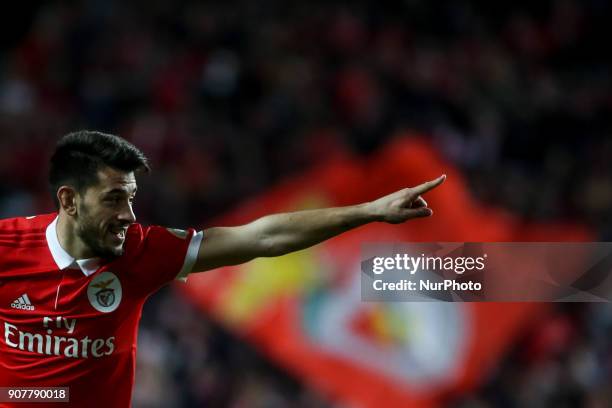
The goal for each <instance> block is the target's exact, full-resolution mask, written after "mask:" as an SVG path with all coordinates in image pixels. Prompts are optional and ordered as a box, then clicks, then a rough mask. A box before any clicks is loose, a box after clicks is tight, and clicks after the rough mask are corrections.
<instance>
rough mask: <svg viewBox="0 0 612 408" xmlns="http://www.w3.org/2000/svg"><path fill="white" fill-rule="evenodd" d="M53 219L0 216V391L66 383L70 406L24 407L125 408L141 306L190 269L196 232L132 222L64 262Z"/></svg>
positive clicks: (65, 256) (198, 236)
mask: <svg viewBox="0 0 612 408" xmlns="http://www.w3.org/2000/svg"><path fill="white" fill-rule="evenodd" d="M56 223H57V214H48V215H40V216H35V217H27V218H12V219H6V220H0V333H1V337H0V387H69V392H70V403H65V402H64V403H42V404H41V403H32V404H31V406H33V407H42V406H45V407H46V406H57V407H85V406H87V407H103V408H109V407H128V406H129V405H130V401H131V394H132V386H133V384H134V373H135V362H136V337H137V330H138V322H139V321H140V315H141V312H142V307H143V304H144V302H145V300H146V299H147V297H148V296H149V295H151V294H152V293H154V292H155V291H157V290H158V289H159V288H160V287H162V286H163V285H164V284H166V283H168V282H171V281H172V280H174V279H175V278H184V277H186V275H187V274H188V273H189V272H190V271H191V268H192V267H193V264H194V262H195V259H196V257H197V254H198V249H199V246H200V242H201V240H202V232H198V233H196V231H195V230H193V229H190V230H188V231H180V230H171V229H166V228H162V227H156V226H154V227H143V226H142V225H140V224H132V225H131V226H130V227H129V229H128V231H127V234H126V239H125V243H124V254H123V255H122V256H121V257H118V258H116V259H113V260H110V261H106V262H105V261H104V260H101V259H95V258H94V259H88V260H75V259H74V258H72V257H71V256H70V255H69V254H68V253H67V252H66V251H64V250H63V248H62V247H61V246H60V244H59V241H58V239H57V232H56ZM12 406H15V407H19V408H23V407H26V406H30V405H29V404H27V403H17V404H12V403H0V407H12Z"/></svg>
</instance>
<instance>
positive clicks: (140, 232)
mask: <svg viewBox="0 0 612 408" xmlns="http://www.w3.org/2000/svg"><path fill="white" fill-rule="evenodd" d="M130 233H131V234H130ZM128 234H130V236H128V239H130V240H131V241H132V242H131V244H130V248H129V249H128V251H129V252H131V255H132V256H130V258H131V259H132V260H133V263H132V273H136V274H137V275H138V276H137V278H138V281H139V282H141V287H142V288H144V289H146V291H147V292H149V293H152V292H155V291H156V290H157V289H159V288H160V287H162V286H163V285H165V284H166V283H169V282H171V281H173V280H174V279H177V280H181V281H183V282H184V281H186V280H187V275H189V273H190V272H191V270H192V268H193V265H194V264H195V261H196V259H197V256H198V251H199V249H200V244H201V242H202V236H203V232H202V231H199V232H197V231H196V230H194V229H193V228H190V229H188V230H179V229H172V228H165V227H160V226H149V227H142V226H139V228H137V229H136V230H134V231H130V232H128Z"/></svg>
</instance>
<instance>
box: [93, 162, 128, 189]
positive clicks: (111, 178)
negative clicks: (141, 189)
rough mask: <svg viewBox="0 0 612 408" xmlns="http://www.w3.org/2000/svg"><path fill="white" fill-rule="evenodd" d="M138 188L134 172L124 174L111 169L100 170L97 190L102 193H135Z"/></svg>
mask: <svg viewBox="0 0 612 408" xmlns="http://www.w3.org/2000/svg"><path fill="white" fill-rule="evenodd" d="M136 188H137V186H136V176H135V175H134V172H132V171H130V172H124V171H121V170H116V169H113V168H111V167H104V168H102V169H100V170H98V185H97V186H96V189H97V190H99V191H101V192H102V193H105V192H109V191H112V190H123V191H126V192H128V193H134V192H135V191H136Z"/></svg>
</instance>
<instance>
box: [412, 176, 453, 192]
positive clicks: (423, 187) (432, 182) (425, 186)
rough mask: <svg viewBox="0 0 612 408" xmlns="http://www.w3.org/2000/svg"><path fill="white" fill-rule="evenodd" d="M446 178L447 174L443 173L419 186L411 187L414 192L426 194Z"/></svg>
mask: <svg viewBox="0 0 612 408" xmlns="http://www.w3.org/2000/svg"><path fill="white" fill-rule="evenodd" d="M444 180H446V174H443V175H441V176H440V177H438V178H437V179H434V180H430V181H427V182H425V183H423V184H419V185H418V186H415V187H412V188H411V190H412V193H414V194H415V195H420V194H424V193H426V192H428V191H429V190H432V189H434V188H436V187H438V186H439V185H440V184H442V183H443V182H444Z"/></svg>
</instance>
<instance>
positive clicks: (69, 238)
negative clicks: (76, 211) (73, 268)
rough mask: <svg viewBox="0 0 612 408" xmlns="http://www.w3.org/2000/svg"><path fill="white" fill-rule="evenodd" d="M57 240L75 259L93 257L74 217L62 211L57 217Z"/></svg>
mask: <svg viewBox="0 0 612 408" xmlns="http://www.w3.org/2000/svg"><path fill="white" fill-rule="evenodd" d="M57 240H58V241H59V243H60V245H61V246H62V248H64V250H65V251H66V252H68V253H69V254H70V256H72V257H74V258H75V259H86V258H92V257H93V254H92V253H91V250H90V249H89V248H88V247H87V245H85V243H84V242H83V241H82V240H81V238H79V236H78V235H77V226H76V223H75V222H74V219H73V218H72V217H70V216H69V215H67V214H65V213H64V212H63V211H60V213H59V216H58V219H57Z"/></svg>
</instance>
